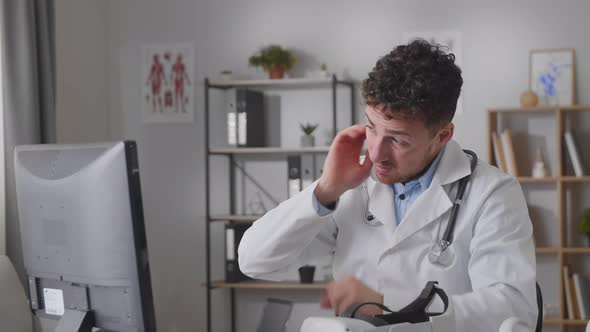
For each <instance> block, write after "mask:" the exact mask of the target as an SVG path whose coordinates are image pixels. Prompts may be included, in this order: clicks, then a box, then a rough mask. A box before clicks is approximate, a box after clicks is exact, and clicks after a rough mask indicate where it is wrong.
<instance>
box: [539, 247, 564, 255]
mask: <svg viewBox="0 0 590 332" xmlns="http://www.w3.org/2000/svg"><path fill="white" fill-rule="evenodd" d="M535 252H536V253H537V254H556V253H558V252H559V248H556V247H536V248H535Z"/></svg>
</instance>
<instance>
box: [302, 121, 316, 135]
mask: <svg viewBox="0 0 590 332" xmlns="http://www.w3.org/2000/svg"><path fill="white" fill-rule="evenodd" d="M299 126H300V127H301V130H303V132H304V133H305V135H308V136H309V135H311V134H313V132H314V130H316V128H317V127H318V125H317V124H311V123H307V124H305V125H304V124H302V123H299Z"/></svg>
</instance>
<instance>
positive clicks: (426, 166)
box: [238, 41, 537, 332]
mask: <svg viewBox="0 0 590 332" xmlns="http://www.w3.org/2000/svg"><path fill="white" fill-rule="evenodd" d="M462 84H463V80H462V78H461V70H460V69H459V68H458V67H457V66H456V65H455V64H454V56H453V55H452V54H446V53H445V52H444V49H442V48H441V47H439V46H436V45H431V44H429V43H428V42H426V41H414V42H412V43H410V44H408V45H402V46H398V47H396V48H395V49H394V50H393V51H392V52H390V53H389V54H387V55H385V56H384V57H382V58H381V59H379V61H378V62H377V64H376V65H375V67H374V68H373V70H372V71H371V72H370V73H369V77H368V78H367V79H365V80H364V81H363V84H362V92H363V97H364V99H365V103H366V105H367V106H366V110H365V116H366V124H365V125H356V126H353V127H350V128H347V129H345V130H343V131H341V132H340V133H339V134H338V135H337V136H336V138H335V139H334V142H333V143H332V145H331V147H330V151H329V153H328V156H327V159H326V162H325V165H324V169H323V174H322V175H321V177H320V179H319V180H318V181H316V182H315V183H314V184H313V185H311V186H309V187H308V188H306V189H305V190H303V191H302V192H301V193H299V194H298V195H296V196H294V197H292V198H291V199H289V200H287V201H285V202H283V203H281V204H280V205H279V206H278V207H276V208H274V209H273V210H271V211H269V212H268V213H267V214H266V215H264V216H263V217H262V218H260V219H259V220H257V221H256V222H255V223H254V224H253V225H252V227H250V229H249V230H248V231H247V232H246V233H245V235H244V237H243V239H242V242H241V243H240V247H239V250H238V258H239V264H240V268H241V270H242V271H243V272H244V273H245V274H247V275H249V276H252V277H254V278H261V279H269V280H281V279H283V278H284V277H285V276H286V275H292V273H293V271H294V270H296V269H297V268H299V267H300V266H302V265H304V264H306V263H308V262H310V261H312V260H313V259H314V258H317V257H320V256H327V255H330V256H331V257H332V262H333V264H332V269H333V276H334V281H333V282H331V283H330V284H329V285H328V286H327V287H326V291H325V294H324V295H323V296H322V299H321V305H322V306H323V307H324V308H332V309H333V310H334V311H335V312H336V313H341V312H342V311H343V310H345V309H346V308H347V307H348V306H349V305H350V304H352V303H353V302H378V303H383V304H384V305H386V306H387V307H389V308H390V309H393V310H398V309H400V308H402V307H404V306H405V305H407V304H409V303H410V302H411V301H412V300H413V299H415V298H416V297H417V296H418V295H419V293H420V291H421V290H422V288H423V287H424V285H425V283H426V282H427V281H429V280H435V281H438V282H439V286H440V287H441V288H443V289H444V290H445V291H446V292H447V293H448V294H449V295H450V297H449V299H450V303H451V305H452V306H453V308H454V311H455V320H456V326H457V330H458V331H465V332H471V331H490V332H492V331H497V330H498V328H499V326H500V324H501V323H502V322H503V321H504V320H505V319H506V318H509V317H511V316H516V317H517V318H519V319H521V320H522V321H523V322H525V323H526V324H527V325H528V326H529V327H530V328H531V330H533V328H534V326H535V320H536V318H537V307H536V295H535V281H536V267H535V254H534V244H533V239H532V225H531V221H530V218H529V216H528V211H527V206H526V202H525V199H524V197H523V194H522V190H521V188H520V186H519V184H518V182H517V181H516V180H515V179H514V178H512V177H510V176H508V175H506V174H504V173H502V172H500V171H499V170H498V169H497V168H495V167H491V166H490V165H488V164H486V163H483V162H479V163H477V165H476V167H475V169H474V170H473V171H472V169H471V168H470V161H471V158H470V156H468V155H467V154H465V153H464V152H463V151H462V149H461V148H460V147H459V144H458V143H457V142H455V141H453V140H452V136H453V131H454V125H453V123H452V119H453V116H454V113H455V107H456V104H457V98H458V97H459V93H460V90H461V86H462ZM482 134H484V135H485V133H482ZM365 140H366V142H367V152H366V155H365V158H364V160H363V161H362V162H360V163H359V158H360V154H361V150H362V146H363V144H364V142H365ZM361 159H362V158H361ZM467 175H471V176H470V179H469V182H468V184H467V187H466V190H465V193H464V196H463V198H462V200H461V201H462V202H461V205H460V209H459V212H458V215H457V218H456V223H455V227H454V232H453V237H452V242H451V244H450V246H449V247H448V248H447V249H446V250H445V251H443V252H442V254H441V255H440V257H439V259H438V261H433V262H431V260H429V254H430V253H431V252H432V250H433V246H434V245H435V244H437V243H439V241H440V240H441V238H442V237H443V233H444V232H445V229H446V227H447V225H448V224H449V216H450V214H451V209H452V206H453V203H454V201H455V199H456V195H457V187H458V182H459V180H460V179H461V178H463V177H465V176H467ZM363 310H364V311H365V313H367V314H378V313H381V312H380V310H378V308H376V307H371V306H366V307H364V309H363Z"/></svg>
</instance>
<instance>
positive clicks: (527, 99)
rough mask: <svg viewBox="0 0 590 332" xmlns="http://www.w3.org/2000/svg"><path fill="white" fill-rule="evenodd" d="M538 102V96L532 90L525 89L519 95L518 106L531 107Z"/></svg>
mask: <svg viewBox="0 0 590 332" xmlns="http://www.w3.org/2000/svg"><path fill="white" fill-rule="evenodd" d="M538 104H539V96H537V94H536V93H535V92H534V91H531V90H527V91H525V92H523V93H522V94H521V95H520V107H522V108H533V107H535V106H537V105H538Z"/></svg>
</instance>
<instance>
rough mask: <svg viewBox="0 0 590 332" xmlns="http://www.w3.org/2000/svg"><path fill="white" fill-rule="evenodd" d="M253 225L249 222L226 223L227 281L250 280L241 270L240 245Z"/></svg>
mask: <svg viewBox="0 0 590 332" xmlns="http://www.w3.org/2000/svg"><path fill="white" fill-rule="evenodd" d="M250 226H251V224H247V223H235V224H226V226H225V281H226V282H231V283H234V282H240V281H244V280H249V279H250V277H248V276H246V275H245V274H243V273H242V271H241V270H240V266H239V264H238V245H239V244H240V241H241V240H242V237H243V236H244V233H245V232H246V230H247V229H248V228H249V227H250Z"/></svg>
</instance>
